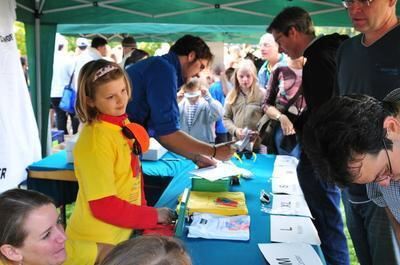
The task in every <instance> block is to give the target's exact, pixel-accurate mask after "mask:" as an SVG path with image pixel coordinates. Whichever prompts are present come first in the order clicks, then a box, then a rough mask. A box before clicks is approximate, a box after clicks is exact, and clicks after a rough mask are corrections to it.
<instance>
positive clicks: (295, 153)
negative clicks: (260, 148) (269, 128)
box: [274, 124, 300, 159]
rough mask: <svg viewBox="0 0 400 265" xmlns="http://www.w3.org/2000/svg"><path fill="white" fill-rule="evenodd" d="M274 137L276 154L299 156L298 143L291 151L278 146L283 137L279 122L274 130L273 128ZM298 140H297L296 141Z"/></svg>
mask: <svg viewBox="0 0 400 265" xmlns="http://www.w3.org/2000/svg"><path fill="white" fill-rule="evenodd" d="M274 137H275V139H274V141H275V146H276V150H277V151H278V155H288V156H294V157H296V158H297V159H299V158H300V145H299V144H297V145H296V146H295V147H294V148H293V150H292V151H291V152H287V151H286V150H284V149H282V148H281V147H280V145H281V142H282V138H283V132H282V127H281V126H280V124H278V126H277V128H276V130H275V135H274ZM297 142H298V141H297Z"/></svg>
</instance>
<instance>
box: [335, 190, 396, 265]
mask: <svg viewBox="0 0 400 265" xmlns="http://www.w3.org/2000/svg"><path fill="white" fill-rule="evenodd" d="M348 198H349V194H348V192H347V190H346V189H345V190H343V192H342V200H343V205H344V209H345V212H346V223H347V228H348V229H349V232H350V236H351V239H352V240H353V245H354V248H355V250H356V254H357V258H358V261H359V262H360V265H375V264H385V265H396V264H400V260H399V246H398V244H397V241H396V238H395V235H394V233H393V230H392V227H391V224H390V221H389V219H388V217H387V214H386V212H385V209H384V208H381V207H378V206H377V205H376V204H375V203H373V202H372V201H369V202H366V203H362V204H354V203H351V202H350V201H349V200H348Z"/></svg>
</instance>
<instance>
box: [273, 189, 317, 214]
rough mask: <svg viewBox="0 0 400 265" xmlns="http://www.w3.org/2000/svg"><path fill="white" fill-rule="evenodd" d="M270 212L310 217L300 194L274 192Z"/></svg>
mask: <svg viewBox="0 0 400 265" xmlns="http://www.w3.org/2000/svg"><path fill="white" fill-rule="evenodd" d="M269 213H270V214H283V215H298V216H306V217H310V218H312V215H311V212H310V209H309V208H308V205H307V202H306V200H305V198H304V196H302V195H282V194H275V195H274V196H273V199H272V207H271V209H270V210H269Z"/></svg>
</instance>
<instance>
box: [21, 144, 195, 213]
mask: <svg viewBox="0 0 400 265" xmlns="http://www.w3.org/2000/svg"><path fill="white" fill-rule="evenodd" d="M194 168H195V164H194V163H193V162H192V161H191V160H188V159H186V158H184V157H182V156H179V155H177V154H174V153H171V152H168V153H166V154H165V155H164V156H163V157H162V158H161V159H159V160H158V161H142V169H143V173H144V180H145V184H146V180H147V179H152V182H151V183H152V185H157V184H158V183H157V182H154V179H157V178H159V179H160V183H159V184H160V185H161V184H162V185H164V183H167V184H168V183H169V182H170V181H171V179H176V181H174V182H173V185H174V186H177V187H172V188H171V189H170V190H171V193H172V191H173V190H174V189H176V188H177V189H179V187H180V186H179V185H184V183H186V182H188V181H189V176H188V174H187V172H188V171H191V170H193V169H194ZM28 170H29V171H36V172H42V171H46V172H54V174H57V171H61V170H67V171H69V170H70V171H73V170H74V164H73V163H67V153H66V151H64V150H63V151H60V152H57V153H55V154H52V155H50V156H47V157H45V158H44V159H42V160H40V161H37V162H35V163H33V164H32V165H30V166H29V167H28ZM164 179H165V180H164ZM161 180H162V183H161ZM28 188H29V189H34V190H37V191H40V192H42V193H45V194H47V195H48V196H50V197H52V198H53V199H54V200H55V201H56V204H57V206H60V205H64V204H68V203H71V202H73V201H75V198H76V193H77V190H78V184H77V182H73V181H61V180H52V179H38V178H29V177H28ZM145 188H146V186H145ZM171 193H170V194H171ZM158 196H159V195H158ZM160 200H161V201H162V203H165V200H168V199H167V198H161V199H160ZM150 201H151V199H150Z"/></svg>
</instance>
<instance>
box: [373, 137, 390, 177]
mask: <svg viewBox="0 0 400 265" xmlns="http://www.w3.org/2000/svg"><path fill="white" fill-rule="evenodd" d="M382 143H383V148H384V149H385V153H386V157H387V160H388V167H389V175H384V176H377V177H376V178H375V180H374V182H375V183H379V182H382V181H384V180H387V179H388V178H390V177H391V176H392V175H393V170H392V163H391V162H390V157H389V152H388V149H387V146H386V142H385V140H382Z"/></svg>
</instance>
